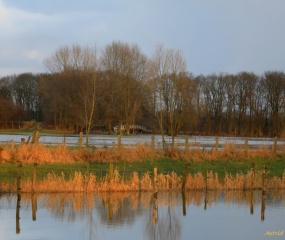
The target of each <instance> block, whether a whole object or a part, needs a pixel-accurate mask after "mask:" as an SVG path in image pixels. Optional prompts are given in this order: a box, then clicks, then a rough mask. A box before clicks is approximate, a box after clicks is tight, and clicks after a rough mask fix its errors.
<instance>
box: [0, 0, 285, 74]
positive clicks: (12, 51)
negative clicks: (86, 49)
mask: <svg viewBox="0 0 285 240" xmlns="http://www.w3.org/2000/svg"><path fill="white" fill-rule="evenodd" d="M284 10H285V1H284V0H239V1H234V0H49V1H44V0H0V76H5V75H10V74H14V73H15V74H18V73H23V72H33V73H39V72H45V71H46V69H45V67H44V65H43V59H44V58H46V57H49V56H50V55H51V54H52V53H53V52H54V51H55V50H56V49H57V48H59V47H61V46H64V45H72V44H80V45H82V46H87V45H88V46H90V45H94V44H96V45H97V46H98V48H99V49H103V48H104V47H105V46H106V45H107V44H110V43H111V42H112V41H122V42H127V43H130V44H132V43H135V44H138V45H139V47H140V48H141V50H142V52H144V53H145V54H146V55H148V56H149V57H151V56H152V54H153V52H154V49H155V47H156V46H157V45H158V44H161V43H162V44H164V45H165V47H166V48H173V49H179V50H180V51H181V52H182V54H183V56H184V57H185V59H186V62H187V69H188V71H189V72H192V73H194V74H195V75H198V74H205V75H206V74H211V73H220V72H226V73H237V72H240V71H252V72H255V73H257V74H262V73H263V72H265V71H268V70H280V71H285V14H284Z"/></svg>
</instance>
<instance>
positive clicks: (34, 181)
mask: <svg viewBox="0 0 285 240" xmlns="http://www.w3.org/2000/svg"><path fill="white" fill-rule="evenodd" d="M37 168H38V164H37V163H34V170H33V181H32V193H34V192H35V191H36V184H37Z"/></svg>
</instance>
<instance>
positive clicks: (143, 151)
mask: <svg viewBox="0 0 285 240" xmlns="http://www.w3.org/2000/svg"><path fill="white" fill-rule="evenodd" d="M281 150H283V151H282V152H280V151H279V152H278V153H276V152H274V151H273V149H271V148H269V147H268V146H263V145H261V146H259V148H257V149H249V150H245V148H244V147H241V146H239V147H237V146H236V145H235V144H234V143H230V142H229V143H226V144H225V145H224V147H223V148H222V149H221V150H219V151H216V149H215V148H212V150H210V151H206V150H204V149H201V148H200V147H199V146H198V147H197V146H196V147H195V148H190V149H188V150H185V149H179V148H177V147H174V148H171V149H168V150H167V152H166V151H163V150H161V149H156V150H153V149H152V148H151V146H149V145H147V144H142V143H138V144H137V145H135V146H134V147H125V146H122V147H121V148H118V147H115V148H98V149H96V150H90V149H87V148H83V149H74V148H69V147H67V146H66V145H64V144H60V145H58V146H44V145H43V144H23V145H19V146H16V147H13V148H12V147H11V146H10V145H3V146H1V147H0V162H1V163H5V162H17V161H22V162H23V163H34V162H37V163H73V162H91V163H97V162H98V163H103V162H110V161H112V162H114V163H116V162H122V161H124V162H135V161H143V160H145V159H158V158H161V157H165V156H168V157H171V158H172V159H184V160H186V161H201V160H202V159H208V160H217V159H231V158H240V159H248V158H254V157H267V158H274V157H276V156H281V155H284V153H285V152H284V150H285V148H282V149H281Z"/></svg>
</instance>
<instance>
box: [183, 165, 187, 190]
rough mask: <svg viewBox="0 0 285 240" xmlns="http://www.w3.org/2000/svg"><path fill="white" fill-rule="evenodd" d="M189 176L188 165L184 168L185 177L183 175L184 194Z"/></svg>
mask: <svg viewBox="0 0 285 240" xmlns="http://www.w3.org/2000/svg"><path fill="white" fill-rule="evenodd" d="M187 175H188V165H187V163H186V164H185V166H184V175H183V180H182V191H183V192H185V187H186V180H187Z"/></svg>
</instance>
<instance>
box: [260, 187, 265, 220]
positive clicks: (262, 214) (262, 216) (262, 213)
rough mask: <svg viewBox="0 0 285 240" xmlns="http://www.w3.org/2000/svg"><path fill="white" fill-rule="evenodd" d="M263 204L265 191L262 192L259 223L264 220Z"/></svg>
mask: <svg viewBox="0 0 285 240" xmlns="http://www.w3.org/2000/svg"><path fill="white" fill-rule="evenodd" d="M265 202H266V191H264V190H263V191H262V198H261V221H264V219H265Z"/></svg>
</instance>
